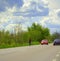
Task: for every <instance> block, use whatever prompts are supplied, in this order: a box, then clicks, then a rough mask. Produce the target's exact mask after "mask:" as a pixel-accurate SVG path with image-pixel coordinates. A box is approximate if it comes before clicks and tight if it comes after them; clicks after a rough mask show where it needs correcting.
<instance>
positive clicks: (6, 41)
mask: <svg viewBox="0 0 60 61" xmlns="http://www.w3.org/2000/svg"><path fill="white" fill-rule="evenodd" d="M19 31H20V29H19ZM58 36H60V34H58V33H54V34H52V35H51V34H50V30H49V29H48V28H45V27H42V26H41V25H39V24H37V25H36V24H35V23H33V24H32V26H31V27H28V31H21V32H17V33H10V32H9V31H4V30H3V31H0V48H6V47H16V46H24V45H29V43H28V42H29V38H31V40H32V45H33V44H39V43H40V42H41V40H42V39H48V41H49V42H52V41H53V40H54V39H55V38H57V37H58ZM59 38H60V37H59Z"/></svg>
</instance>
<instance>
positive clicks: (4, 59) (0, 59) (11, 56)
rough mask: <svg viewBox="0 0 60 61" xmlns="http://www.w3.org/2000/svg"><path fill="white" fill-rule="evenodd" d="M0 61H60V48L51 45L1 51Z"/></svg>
mask: <svg viewBox="0 0 60 61" xmlns="http://www.w3.org/2000/svg"><path fill="white" fill-rule="evenodd" d="M0 61H60V46H53V45H52V44H49V45H36V46H26V47H16V48H8V49H0Z"/></svg>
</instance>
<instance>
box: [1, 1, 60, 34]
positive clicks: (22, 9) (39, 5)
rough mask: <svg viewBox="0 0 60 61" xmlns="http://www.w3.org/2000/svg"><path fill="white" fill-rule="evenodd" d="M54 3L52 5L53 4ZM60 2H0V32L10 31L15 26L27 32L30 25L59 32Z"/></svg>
mask: <svg viewBox="0 0 60 61" xmlns="http://www.w3.org/2000/svg"><path fill="white" fill-rule="evenodd" d="M53 2H54V4H53ZM59 2H60V0H0V30H2V29H5V30H9V31H12V30H13V29H14V28H15V26H17V24H21V26H22V29H23V30H27V27H28V26H31V24H32V23H34V22H35V23H36V24H37V23H38V24H41V25H42V26H44V27H48V28H49V29H50V32H51V33H53V32H56V31H57V32H60V3H59Z"/></svg>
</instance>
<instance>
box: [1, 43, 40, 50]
mask: <svg viewBox="0 0 60 61" xmlns="http://www.w3.org/2000/svg"><path fill="white" fill-rule="evenodd" d="M39 44H40V43H39V42H32V43H31V45H39ZM22 46H29V43H22V44H20V43H16V44H10V45H9V44H2V45H0V49H4V48H13V47H22Z"/></svg>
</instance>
